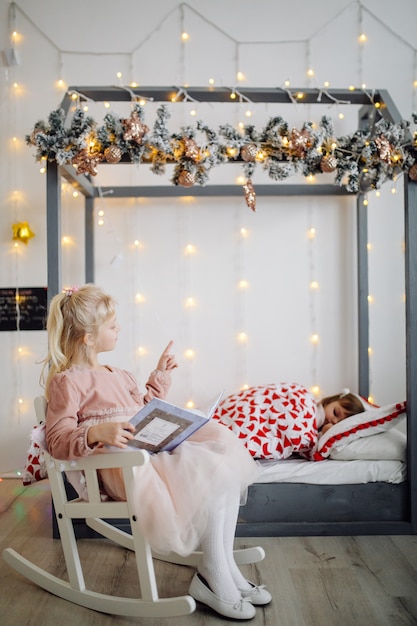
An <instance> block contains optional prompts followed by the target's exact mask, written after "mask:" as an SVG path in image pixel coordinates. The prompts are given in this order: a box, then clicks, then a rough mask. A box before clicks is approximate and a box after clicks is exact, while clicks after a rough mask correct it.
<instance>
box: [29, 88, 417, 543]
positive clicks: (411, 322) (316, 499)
mask: <svg viewBox="0 0 417 626" xmlns="http://www.w3.org/2000/svg"><path fill="white" fill-rule="evenodd" d="M139 92H140V93H139ZM302 92H303V98H302V103H308V104H311V105H314V104H316V103H321V104H332V103H334V102H338V103H341V104H346V105H349V104H351V105H358V106H359V107H360V108H359V129H363V128H365V127H372V128H374V127H375V124H376V123H377V122H378V120H381V119H384V120H387V121H388V122H391V123H393V124H399V123H400V122H401V118H400V115H399V113H398V111H397V109H396V107H395V105H394V103H393V101H392V100H391V98H390V96H389V94H388V93H387V92H386V91H383V90H378V91H374V92H373V93H372V97H371V96H370V94H369V93H368V92H366V91H364V90H354V91H350V90H331V89H329V90H326V91H321V90H316V89H303V90H302ZM230 93H231V90H230V89H227V88H214V87H213V88H187V90H186V91H185V90H184V89H180V90H178V89H175V88H169V87H141V88H137V89H127V88H122V87H72V88H70V89H69V90H68V92H67V94H66V96H65V98H64V100H63V102H62V105H61V106H62V109H63V111H64V112H65V114H67V113H68V112H69V109H70V107H71V94H76V95H77V97H78V98H79V99H80V101H81V102H83V101H89V100H91V101H108V102H122V101H129V100H132V96H134V97H137V98H138V99H139V98H140V97H144V98H148V99H152V100H155V101H156V102H170V101H172V97H173V94H174V95H175V99H176V100H177V101H181V100H186V99H187V98H188V99H191V100H195V101H199V102H210V103H213V102H230ZM295 93H296V92H295V91H294V90H293V91H292V93H290V92H289V90H286V89H279V88H267V89H261V88H245V89H241V90H240V92H239V96H240V97H243V98H246V99H247V100H246V101H250V102H262V103H283V104H284V103H285V104H288V103H291V102H293V101H294V98H295V95H294V94H295ZM34 145H35V144H34ZM121 162H123V159H122V161H121ZM106 167H109V165H106ZM61 176H63V177H64V178H65V179H67V180H68V181H69V182H70V183H71V184H72V185H74V186H75V187H76V188H77V189H78V190H79V191H80V192H81V193H82V194H83V195H84V197H85V280H86V282H94V228H93V211H94V202H95V199H96V198H99V197H100V196H101V195H103V194H106V193H107V192H111V193H112V197H113V198H117V197H119V198H124V197H126V198H127V197H136V196H141V197H146V196H148V197H162V196H170V197H174V196H184V195H192V196H233V195H240V194H242V190H241V187H240V186H237V185H210V184H208V185H207V186H190V187H184V186H180V185H172V186H166V185H164V186H142V187H141V186H138V187H117V186H111V187H103V186H102V187H101V188H98V187H96V186H94V184H93V179H92V177H91V172H90V173H88V172H87V174H84V173H83V174H77V173H75V171H74V168H73V167H72V166H71V165H68V164H65V163H63V164H59V163H58V162H57V160H56V159H49V160H48V164H47V240H48V261H47V262H48V297H49V298H51V297H52V296H53V295H54V294H56V293H58V292H59V291H60V290H61V287H62V285H61V209H60V206H61V199H60V194H61V184H60V179H61ZM413 178H414V177H413ZM404 189H405V195H404V212H405V213H404V215H405V244H406V245H405V274H406V276H405V279H406V361H407V362H406V375H407V398H406V400H407V442H408V443H407V453H406V463H403V464H402V466H401V467H395V468H394V469H393V471H394V474H396V477H395V478H392V477H391V474H388V476H385V475H384V474H383V473H382V474H381V473H379V469H378V471H376V472H375V473H374V474H372V472H373V465H372V463H373V462H371V461H347V463H348V464H352V463H354V464H355V463H356V464H358V463H359V465H361V464H362V466H364V467H365V471H367V472H368V473H370V474H369V475H370V477H369V478H368V479H367V480H369V482H365V481H363V480H362V479H359V480H357V479H356V478H353V479H352V480H350V479H349V480H347V479H346V478H345V479H343V478H342V479H341V480H342V481H343V484H332V481H331V479H330V480H329V479H326V476H324V477H320V478H315V477H314V476H313V472H312V471H310V470H309V468H308V467H307V472H305V471H304V470H305V469H306V464H307V465H310V469H312V468H311V466H312V465H317V466H318V465H324V466H326V465H328V464H336V465H332V472H334V470H335V468H336V467H338V464H342V465H343V464H344V463H346V462H345V461H343V460H341V461H337V460H329V459H325V460H323V461H322V462H321V463H318V464H317V463H316V464H314V463H309V461H306V460H305V459H304V460H299V459H289V460H284V461H278V464H275V465H274V468H273V469H272V465H273V464H271V463H269V461H267V462H266V463H265V466H266V469H265V473H264V474H263V478H262V482H259V483H257V484H255V485H252V486H251V488H250V490H249V496H248V502H247V504H246V505H245V506H244V507H242V509H241V516H240V521H239V524H238V531H237V532H238V534H239V535H241V536H262V535H265V536H280V535H292V536H293V535H360V534H416V533H417V388H416V386H415V385H413V384H412V382H413V381H415V380H417V327H416V325H417V183H416V182H415V181H414V180H413V179H412V178H411V176H410V177H409V176H407V175H405V176H404ZM256 193H257V194H258V195H259V196H261V195H263V194H264V195H274V196H282V195H297V194H298V195H304V196H307V195H315V196H320V195H326V196H336V195H346V194H348V195H354V196H356V206H357V249H358V276H357V288H358V342H359V344H358V355H359V362H358V392H359V394H360V395H361V396H363V397H367V396H368V392H369V362H368V345H369V341H368V339H369V337H368V323H369V319H368V299H367V296H368V260H367V214H366V206H364V203H363V199H364V193H365V191H364V190H363V189H361V188H359V189H358V190H355V191H352V190H347V189H346V188H344V187H342V186H338V185H335V184H326V185H314V186H308V185H303V184H300V185H298V184H297V185H289V184H279V183H278V184H276V183H273V184H267V185H258V186H257V187H256ZM248 206H249V205H248ZM399 400H403V399H402V398H400V399H399ZM299 463H301V468H300V467H299ZM295 464H298V465H297V469H296V472H295V474H293V475H292V476H291V475H288V474H286V473H285V472H286V470H284V469H283V468H284V467H285V468H289V467H295ZM350 467H352V465H350ZM391 469H392V468H391ZM391 469H390V470H389V471H391ZM281 471H283V472H284V473H283V474H280V472H281ZM276 472H278V474H277V473H276ZM297 472H298V473H297ZM343 472H344V470H343V471H342V475H343V476H346V473H343ZM309 476H310V478H309ZM355 481H356V482H355ZM78 532H79V536H86V535H84V534H83V533H84V530H83V528H82V524H81V523H80V525H79V530H78ZM86 532H87V533H88V531H86Z"/></svg>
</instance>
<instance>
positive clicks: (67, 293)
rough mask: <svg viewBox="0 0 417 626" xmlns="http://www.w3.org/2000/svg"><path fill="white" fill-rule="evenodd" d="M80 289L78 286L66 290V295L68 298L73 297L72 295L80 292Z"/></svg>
mask: <svg viewBox="0 0 417 626" xmlns="http://www.w3.org/2000/svg"><path fill="white" fill-rule="evenodd" d="M78 289H79V287H78V285H73V286H72V287H70V288H69V289H64V293H65V295H66V296H67V297H69V296H72V294H73V293H74V292H75V291H78Z"/></svg>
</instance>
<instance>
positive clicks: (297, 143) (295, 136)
mask: <svg viewBox="0 0 417 626" xmlns="http://www.w3.org/2000/svg"><path fill="white" fill-rule="evenodd" d="M310 140H311V137H310V134H309V133H308V131H306V130H302V131H301V132H300V131H299V130H297V129H296V128H293V129H292V131H291V133H290V136H289V141H288V147H289V149H290V152H292V153H293V154H294V156H296V157H299V158H303V157H304V156H305V155H306V152H307V149H308V148H309V146H310Z"/></svg>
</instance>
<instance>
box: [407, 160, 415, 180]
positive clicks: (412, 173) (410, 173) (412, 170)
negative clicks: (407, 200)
mask: <svg viewBox="0 0 417 626" xmlns="http://www.w3.org/2000/svg"><path fill="white" fill-rule="evenodd" d="M408 177H409V178H410V179H411V180H414V181H417V163H414V165H412V166H411V167H410V169H409V170H408Z"/></svg>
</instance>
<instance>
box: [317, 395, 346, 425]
mask: <svg viewBox="0 0 417 626" xmlns="http://www.w3.org/2000/svg"><path fill="white" fill-rule="evenodd" d="M323 408H324V423H323V427H322V429H321V432H322V433H325V432H326V430H329V428H331V427H332V426H334V425H335V424H337V423H338V422H341V421H342V420H344V419H345V418H346V417H348V412H347V411H346V410H345V409H344V408H343V407H342V406H341V404H340V402H339V401H338V400H335V401H334V402H329V404H327V405H326V406H325V407H323Z"/></svg>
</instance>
